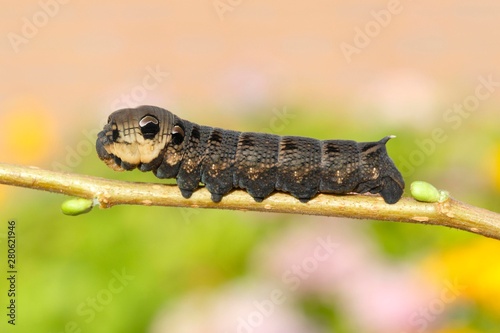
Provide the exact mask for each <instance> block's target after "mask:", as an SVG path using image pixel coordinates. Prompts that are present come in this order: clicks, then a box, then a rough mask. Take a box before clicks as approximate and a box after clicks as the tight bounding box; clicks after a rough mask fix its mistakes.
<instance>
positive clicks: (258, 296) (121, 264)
mask: <svg viewBox="0 0 500 333" xmlns="http://www.w3.org/2000/svg"><path fill="white" fill-rule="evenodd" d="M0 19H1V22H2V24H1V27H0V35H1V36H2V38H1V39H0V77H1V80H0V156H1V162H4V163H15V164H25V165H35V166H38V167H40V168H44V169H50V170H58V171H66V172H73V173H80V174H89V175H94V176H102V177H107V178H112V179H123V180H131V181H145V182H162V181H160V180H158V179H156V178H155V177H154V176H153V175H152V174H143V173H141V172H139V171H134V172H127V173H116V172H113V171H112V170H110V169H108V168H107V167H106V166H105V165H104V164H103V163H102V162H101V161H99V159H98V158H97V155H96V153H95V151H94V143H95V137H96V134H97V132H98V131H99V130H100V129H101V128H102V125H103V123H104V121H105V120H106V118H107V116H108V114H109V113H110V112H112V111H114V110H116V109H119V108H124V107H134V106H137V105H142V104H152V105H158V106H161V107H164V108H167V109H169V110H170V111H172V112H174V113H176V114H177V115H179V116H180V117H182V118H185V119H187V120H191V121H194V122H197V123H199V124H203V125H211V126H218V127H222V128H228V129H234V130H242V131H265V132H273V133H275V134H279V135H303V136H310V137H316V138H320V139H353V140H357V141H363V140H367V141H374V140H378V139H380V138H381V137H383V136H385V135H389V134H394V135H396V136H397V139H395V140H391V141H390V142H389V144H388V151H389V154H390V156H391V157H392V158H393V159H394V161H395V163H396V164H397V165H398V167H399V168H400V169H401V171H402V173H403V175H404V177H405V180H406V182H407V185H409V184H410V183H411V182H412V181H414V180H426V181H429V182H431V183H433V184H434V185H436V187H438V188H440V189H446V190H449V191H450V192H451V194H452V196H453V197H455V198H457V199H459V200H463V201H466V202H469V203H471V204H473V205H477V206H481V207H484V208H487V209H490V210H494V211H500V203H499V200H500V171H499V170H500V133H499V130H498V126H499V120H500V113H499V111H498V110H499V106H500V62H499V59H500V44H499V43H498V42H497V41H498V40H499V38H500V3H498V2H496V1H493V0H482V1H472V0H470V1H469V0H462V1H442V2H435V1H429V0H422V1H407V0H401V1H398V0H391V1H368V0H363V1H360V0H357V1H350V2H340V1H315V2H306V1H298V2H286V1H262V0H255V1H243V0H239V1H238V0H207V1H196V2H194V1H179V0H177V1H169V2H165V1H158V0H152V1H148V2H143V1H141V2H139V1H129V2H127V3H124V2H122V1H107V2H104V3H103V2H95V1H90V2H88V1H87V2H83V1H67V0H64V1H63V0H27V1H23V2H22V3H21V2H20V3H16V4H14V3H9V4H7V3H3V4H2V11H1V12H0ZM65 199H66V198H65V197H63V196H60V195H56V194H50V193H44V192H38V191H32V190H28V189H17V188H12V187H6V186H1V187H0V226H1V227H0V244H1V245H0V248H1V249H2V250H1V252H0V253H2V255H1V257H2V258H4V259H2V260H1V262H2V264H1V267H2V271H3V272H4V273H5V274H3V273H2V275H1V276H2V278H1V279H0V302H1V307H0V308H2V309H4V310H2V315H1V318H2V319H1V323H0V325H1V326H0V327H2V329H1V330H2V332H47V333H49V332H54V333H55V332H58V333H60V332H151V333H160V332H245V333H250V332H289V333H290V332H292V333H293V332H312V333H316V332H318V333H321V332H339V333H343V332H368V333H382V332H384V333H386V332H397V333H403V332H406V333H413V332H437V333H474V332H498V327H500V319H498V318H500V306H499V303H498V301H497V300H498V298H499V297H500V284H499V283H498V281H500V269H499V267H500V266H498V263H497V260H496V257H497V256H499V255H500V243H499V242H498V241H495V240H491V239H487V238H484V237H480V236H477V235H473V234H468V233H465V232H462V231H456V230H452V229H447V228H444V227H434V226H423V225H411V224H402V223H391V222H377V221H358V220H347V219H335V218H322V217H309V216H300V215H280V214H264V213H251V212H230V211H217V210H202V209H198V210H197V209H180V208H156V207H134V206H121V207H113V208H112V209H109V210H100V209H95V210H94V211H92V212H91V213H89V214H85V215H82V216H78V217H68V216H64V215H62V213H61V212H60V204H61V203H62V201H63V200H65ZM9 219H15V220H16V222H17V241H18V243H17V244H18V263H17V265H18V267H17V268H18V271H19V274H18V285H17V288H18V296H17V304H18V313H17V314H18V317H17V322H16V326H15V327H13V326H12V325H7V323H6V321H7V319H6V312H7V311H6V310H5V309H6V306H7V304H8V303H7V302H8V299H7V289H8V287H7V284H6V283H7V280H6V278H5V277H4V276H6V275H7V273H6V271H7V268H6V260H5V258H6V253H7V247H6V234H7V221H8V220H9ZM4 312H5V313H4Z"/></svg>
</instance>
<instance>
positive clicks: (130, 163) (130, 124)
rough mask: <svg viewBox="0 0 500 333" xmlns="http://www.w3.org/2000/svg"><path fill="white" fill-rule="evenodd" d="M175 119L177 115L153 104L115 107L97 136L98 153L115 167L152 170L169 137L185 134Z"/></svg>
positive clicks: (159, 160)
mask: <svg viewBox="0 0 500 333" xmlns="http://www.w3.org/2000/svg"><path fill="white" fill-rule="evenodd" d="M176 123H177V117H176V116H174V115H173V114H172V113H170V112H169V111H167V110H164V109H161V108H158V107H154V106H139V107H137V108H135V109H122V110H118V111H115V112H113V113H112V114H111V115H110V116H109V118H108V123H107V124H106V125H105V126H104V129H103V130H102V131H101V132H99V134H98V136H97V142H96V150H97V154H98V155H99V158H100V159H101V160H103V161H104V163H106V165H107V166H109V167H110V168H111V169H113V170H115V171H123V170H132V169H134V168H139V169H140V170H141V171H149V170H152V169H154V168H155V167H157V166H158V165H159V164H160V163H161V159H162V155H163V154H162V153H161V152H162V151H163V150H164V149H165V147H166V145H167V144H168V143H169V142H170V141H171V140H172V137H175V135H181V134H182V136H184V133H183V129H182V128H181V127H179V126H174V124H176Z"/></svg>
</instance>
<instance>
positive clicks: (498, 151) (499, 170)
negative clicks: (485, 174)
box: [487, 143, 500, 191]
mask: <svg viewBox="0 0 500 333" xmlns="http://www.w3.org/2000/svg"><path fill="white" fill-rule="evenodd" d="M488 156H489V157H488V161H487V163H488V166H489V168H488V169H489V172H490V173H491V175H492V179H493V184H494V186H495V188H496V189H497V190H498V191H500V143H497V144H496V146H494V147H493V149H492V151H491V153H490V154H488Z"/></svg>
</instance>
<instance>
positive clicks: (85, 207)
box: [61, 198, 94, 216]
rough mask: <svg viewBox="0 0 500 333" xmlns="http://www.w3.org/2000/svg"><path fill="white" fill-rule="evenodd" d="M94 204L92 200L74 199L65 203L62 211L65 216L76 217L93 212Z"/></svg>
mask: <svg viewBox="0 0 500 333" xmlns="http://www.w3.org/2000/svg"><path fill="white" fill-rule="evenodd" d="M93 206H94V202H93V201H92V200H91V199H83V198H73V199H68V200H66V201H64V202H63V203H62V205H61V210H62V212H63V214H65V215H71V216H76V215H80V214H85V213H88V212H90V211H91V210H92V207H93Z"/></svg>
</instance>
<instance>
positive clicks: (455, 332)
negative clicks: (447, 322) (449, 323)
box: [434, 328, 480, 333]
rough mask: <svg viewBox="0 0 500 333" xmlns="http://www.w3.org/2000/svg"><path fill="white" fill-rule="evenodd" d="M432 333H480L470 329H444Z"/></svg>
mask: <svg viewBox="0 0 500 333" xmlns="http://www.w3.org/2000/svg"><path fill="white" fill-rule="evenodd" d="M434 333H480V332H479V331H475V330H473V329H470V328H445V329H442V330H439V331H435V332H434Z"/></svg>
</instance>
